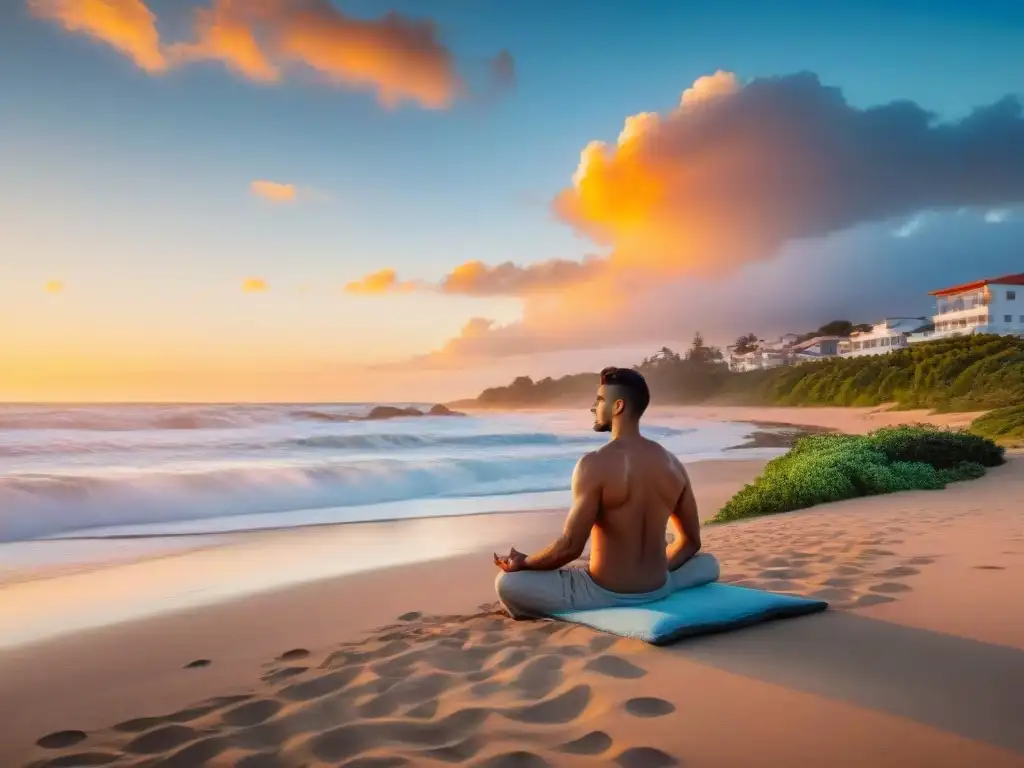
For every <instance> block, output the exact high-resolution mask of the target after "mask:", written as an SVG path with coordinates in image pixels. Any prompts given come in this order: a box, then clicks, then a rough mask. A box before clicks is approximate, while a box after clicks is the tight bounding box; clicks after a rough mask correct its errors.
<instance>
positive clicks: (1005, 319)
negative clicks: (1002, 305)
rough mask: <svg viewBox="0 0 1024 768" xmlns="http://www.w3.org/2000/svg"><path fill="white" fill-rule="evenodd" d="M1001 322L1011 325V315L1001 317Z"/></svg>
mask: <svg viewBox="0 0 1024 768" xmlns="http://www.w3.org/2000/svg"><path fill="white" fill-rule="evenodd" d="M1003 322H1004V323H1012V322H1013V315H1003Z"/></svg>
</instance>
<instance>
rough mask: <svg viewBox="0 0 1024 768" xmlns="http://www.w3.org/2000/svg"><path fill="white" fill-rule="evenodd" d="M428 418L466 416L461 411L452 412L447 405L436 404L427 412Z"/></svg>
mask: <svg viewBox="0 0 1024 768" xmlns="http://www.w3.org/2000/svg"><path fill="white" fill-rule="evenodd" d="M427 413H428V415H430V416H465V415H466V414H464V413H462V412H461V411H453V410H452V409H451V408H449V407H448V406H447V405H441V404H440V403H438V404H437V405H435V406H433V407H432V408H431V409H430V410H429V411H428V412H427Z"/></svg>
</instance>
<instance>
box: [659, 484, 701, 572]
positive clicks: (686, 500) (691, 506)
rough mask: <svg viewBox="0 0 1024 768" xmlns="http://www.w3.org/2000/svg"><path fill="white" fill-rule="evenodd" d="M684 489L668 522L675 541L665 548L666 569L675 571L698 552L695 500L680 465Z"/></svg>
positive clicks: (698, 528) (698, 530)
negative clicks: (684, 482)
mask: <svg viewBox="0 0 1024 768" xmlns="http://www.w3.org/2000/svg"><path fill="white" fill-rule="evenodd" d="M680 469H682V471H683V477H684V479H685V480H686V487H685V488H683V492H682V493H681V494H679V500H678V501H677V502H676V506H675V508H674V509H673V510H672V516H671V517H670V518H669V521H670V522H671V524H672V531H673V533H675V536H676V537H675V540H674V541H673V542H672V543H671V544H669V545H668V547H666V548H665V556H666V557H667V558H668V569H669V570H670V571H674V570H676V568H679V567H680V566H681V565H682V564H683V563H685V562H686V561H687V560H689V559H690V558H691V557H693V556H694V555H695V554H697V552H699V551H700V518H699V517H698V516H697V499H696V498H694V496H693V484H692V483H691V482H690V478H689V475H687V473H686V469H685V468H683V466H682V465H681V464H680Z"/></svg>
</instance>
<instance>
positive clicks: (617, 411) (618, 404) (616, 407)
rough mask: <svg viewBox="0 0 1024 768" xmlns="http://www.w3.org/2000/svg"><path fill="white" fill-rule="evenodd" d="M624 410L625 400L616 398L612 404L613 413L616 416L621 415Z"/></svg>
mask: <svg viewBox="0 0 1024 768" xmlns="http://www.w3.org/2000/svg"><path fill="white" fill-rule="evenodd" d="M624 410H626V401H625V400H621V399H620V400H616V401H615V403H614V404H613V405H612V413H613V414H614V415H616V416H621V415H622V412H623V411H624Z"/></svg>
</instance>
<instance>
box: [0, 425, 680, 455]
mask: <svg viewBox="0 0 1024 768" xmlns="http://www.w3.org/2000/svg"><path fill="white" fill-rule="evenodd" d="M692 431H693V430H691V429H672V428H668V427H652V428H650V429H648V430H646V432H647V434H648V435H649V436H651V437H655V438H659V439H665V438H668V437H676V436H679V435H684V434H687V433H689V432H692ZM599 442H600V438H598V436H597V435H594V434H592V433H585V432H583V433H579V434H577V435H565V434H562V435H559V434H555V433H551V432H494V433H475V434H474V433H469V434H454V435H453V434H423V433H407V432H391V433H388V432H384V433H371V434H358V433H348V434H326V435H309V436H305V437H284V438H280V437H271V436H267V435H254V436H251V437H248V438H245V439H237V438H230V439H223V440H209V439H208V440H206V441H205V442H203V443H196V442H195V441H189V440H176V439H167V438H164V439H160V440H159V441H155V442H153V441H150V442H146V443H143V442H140V441H139V440H138V438H125V439H117V440H112V439H96V438H91V439H75V438H63V439H53V440H48V441H46V442H39V441H37V440H30V441H27V442H7V443H0V457H32V456H53V455H63V456H71V455H83V454H90V455H98V454H105V453H117V452H132V453H134V454H135V455H136V456H137V457H138V456H139V455H140V454H141V453H142V452H150V453H151V455H154V456H155V453H156V452H160V453H161V454H166V453H169V452H178V453H182V454H186V453H188V452H197V451H205V452H207V453H209V452H217V453H230V454H244V453H252V452H261V453H270V452H274V451H281V452H287V451H290V450H294V449H299V450H303V449H306V450H309V451H330V450H333V451H393V450H420V449H423V450H427V449H431V448H451V449H460V448H465V449H472V448H516V447H523V448H528V447H531V446H558V445H564V446H587V445H590V444H595V445H596V444H598V443H599Z"/></svg>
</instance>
